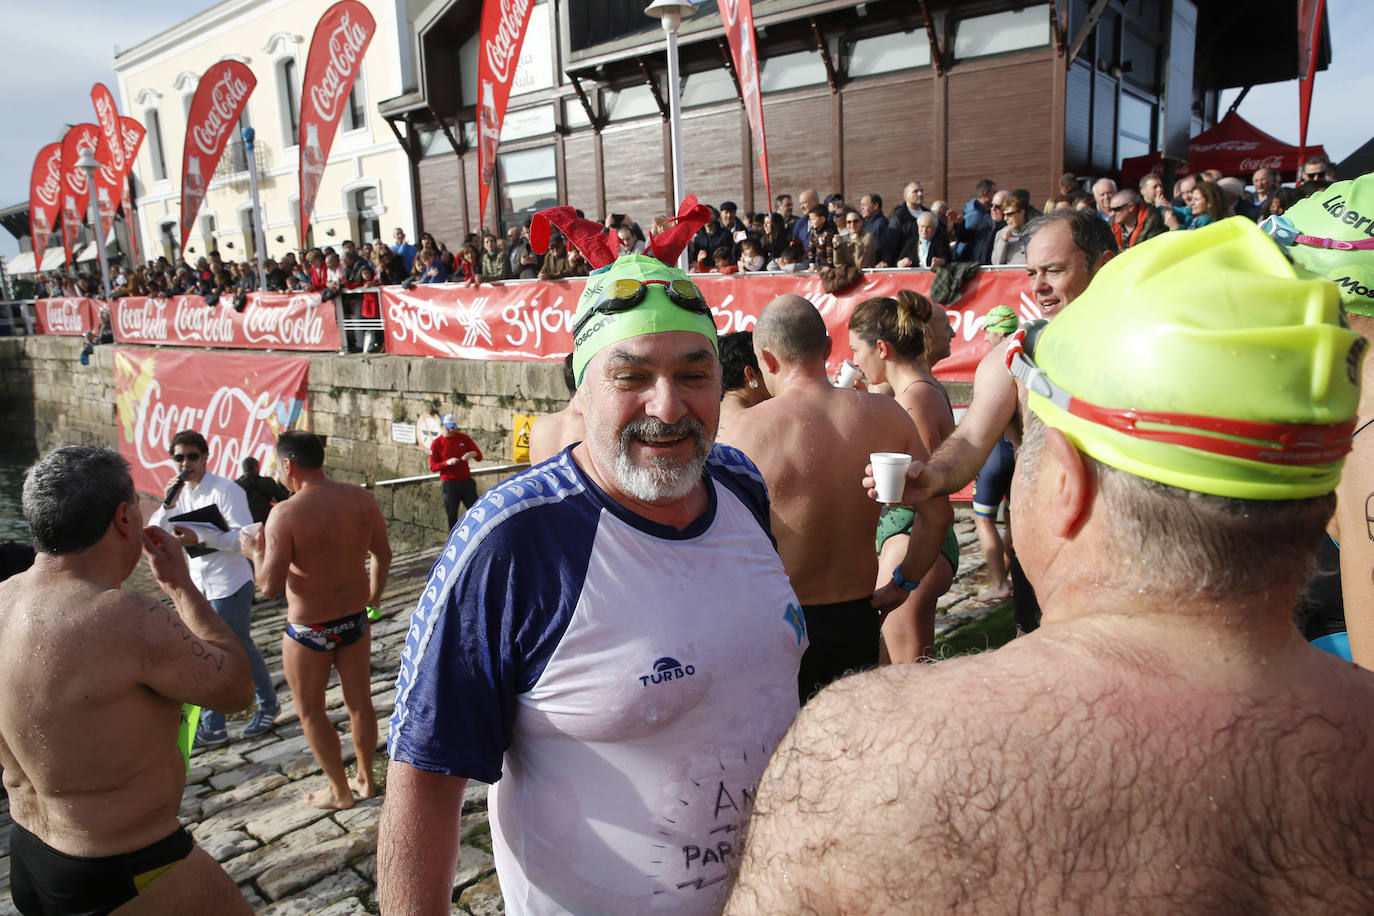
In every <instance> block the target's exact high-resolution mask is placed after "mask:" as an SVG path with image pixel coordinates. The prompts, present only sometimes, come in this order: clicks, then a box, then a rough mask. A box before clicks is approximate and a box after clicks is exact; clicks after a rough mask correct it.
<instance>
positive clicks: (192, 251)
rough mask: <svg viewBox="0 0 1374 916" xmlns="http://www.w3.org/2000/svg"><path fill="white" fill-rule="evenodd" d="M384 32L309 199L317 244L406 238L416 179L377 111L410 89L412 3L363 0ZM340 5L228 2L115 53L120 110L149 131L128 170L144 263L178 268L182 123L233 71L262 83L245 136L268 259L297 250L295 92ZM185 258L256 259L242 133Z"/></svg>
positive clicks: (324, 0) (310, 0)
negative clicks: (241, 68) (212, 69)
mask: <svg viewBox="0 0 1374 916" xmlns="http://www.w3.org/2000/svg"><path fill="white" fill-rule="evenodd" d="M363 2H364V5H365V6H366V7H367V8H368V10H369V11H370V12H371V13H372V16H373V18H374V19H375V20H376V32H375V34H374V35H373V38H372V43H371V45H370V46H369V47H368V50H367V53H366V54H365V55H364V57H363V64H362V70H361V73H360V75H359V77H358V79H357V82H356V83H355V84H354V87H353V92H352V94H351V95H350V97H349V99H348V104H347V106H346V107H345V110H344V112H343V116H342V118H341V120H340V122H339V127H338V132H337V133H336V134H335V137H334V145H333V147H332V149H331V150H330V153H329V158H328V161H327V163H326V165H325V168H324V174H323V178H322V180H321V183H320V189H319V193H318V194H317V196H316V198H315V205H314V212H313V214H312V218H311V223H310V227H311V231H310V236H309V241H310V242H311V243H313V244H314V245H319V246H322V247H323V246H326V245H333V246H335V247H337V246H338V245H339V243H340V242H342V241H343V240H345V239H353V240H354V241H356V242H359V243H362V242H366V241H373V240H375V239H378V238H381V239H383V240H385V241H387V242H390V240H391V235H392V230H393V228H395V227H397V226H399V227H401V228H403V229H405V231H406V232H407V234H409V235H411V236H412V237H413V236H414V235H415V234H416V228H415V226H414V211H413V204H412V201H413V196H412V184H411V170H410V165H409V160H408V159H407V157H406V153H405V150H404V149H403V148H402V147H401V145H400V143H399V142H398V141H397V138H396V135H395V134H394V133H393V131H392V129H391V128H390V127H389V126H388V125H387V123H386V122H385V121H384V119H383V118H381V117H380V116H379V115H378V114H377V102H378V101H379V100H381V99H387V98H391V97H392V96H395V95H399V94H401V93H402V92H403V91H405V86H406V85H407V84H408V83H409V84H413V81H414V76H413V60H414V55H413V51H412V47H413V43H414V38H413V33H412V28H411V26H410V23H409V19H408V16H407V11H406V3H405V0H399V2H398V0H363ZM331 4H332V0H225V2H223V3H220V4H218V5H217V6H214V7H212V8H211V9H209V10H206V11H205V12H203V13H201V14H199V15H197V16H194V17H192V18H190V19H188V20H186V21H185V22H182V23H180V24H178V25H176V26H173V27H172V28H170V29H168V30H166V31H164V32H161V33H159V34H157V35H155V36H153V37H152V38H149V39H148V40H146V41H144V42H142V43H140V44H138V45H137V46H135V47H133V48H130V49H129V50H127V51H124V52H122V53H120V54H119V55H118V56H117V57H116V58H115V60H114V63H113V66H114V71H115V75H116V79H117V81H118V89H117V94H118V95H119V97H120V106H121V110H122V111H123V112H124V113H125V114H127V115H129V116H131V117H133V118H135V119H137V120H138V121H139V122H140V123H142V124H143V126H144V127H145V128H146V129H147V131H148V133H147V136H146V138H145V139H144V141H143V147H142V149H141V150H140V152H139V155H138V158H137V161H136V163H135V165H134V173H133V174H134V177H135V188H136V192H137V196H136V199H135V201H134V204H135V208H136V211H137V220H136V222H137V226H138V231H139V238H140V247H141V250H142V251H143V252H144V256H145V257H146V258H155V257H156V256H158V255H160V254H161V255H166V256H167V257H168V258H169V259H173V260H174V259H175V256H176V255H177V254H178V249H179V245H180V231H181V230H180V226H181V169H182V149H183V144H184V140H185V136H186V122H187V112H188V111H189V109H190V105H191V99H192V97H193V96H194V94H195V91H196V86H197V85H198V83H199V78H200V75H201V73H203V72H204V71H205V70H206V69H207V68H208V67H209V65H210V64H212V63H215V62H217V61H220V60H226V59H233V60H237V61H239V62H241V63H243V64H245V65H246V66H247V67H248V68H249V69H250V70H252V72H253V75H254V76H255V77H256V78H257V86H256V88H255V89H254V90H253V92H252V94H251V95H250V96H249V99H248V105H247V108H246V109H245V110H244V115H243V117H242V118H241V119H240V125H241V126H251V127H252V128H253V129H254V132H255V133H256V138H255V143H254V146H255V149H254V157H255V159H256V161H257V164H258V182H259V195H260V200H261V207H262V219H263V234H264V238H265V240H266V255H267V256H269V257H280V256H281V255H283V254H285V253H286V252H287V251H292V250H296V249H297V248H298V247H299V229H298V223H299V217H298V210H299V206H298V199H299V187H300V182H299V156H300V148H299V146H298V142H299V127H300V113H301V105H300V99H301V80H302V77H303V76H304V73H305V67H306V58H307V56H308V54H309V51H310V40H311V36H312V35H313V33H314V29H315V24H316V23H317V22H318V21H319V19H320V17H321V16H322V15H323V13H324V12H325V10H327V9H328V8H329V6H330V5H331ZM205 177H206V178H208V179H209V186H208V189H207V193H206V195H205V201H204V203H203V204H202V205H201V209H200V212H199V213H198V214H197V217H196V223H195V225H194V227H193V228H192V229H191V231H190V234H189V238H188V240H187V245H186V250H185V252H184V254H185V257H186V259H187V260H188V261H191V262H192V263H194V262H195V261H196V259H197V258H198V257H201V256H203V255H204V254H206V253H207V252H209V251H211V250H215V249H218V250H219V251H220V254H221V256H222V257H223V258H224V259H225V260H228V261H243V260H247V259H249V258H252V257H255V256H257V255H258V254H259V252H258V251H257V250H256V240H255V238H254V232H253V208H252V197H251V194H250V191H249V171H248V158H247V151H246V149H245V146H244V144H243V141H242V140H241V139H240V138H239V135H238V131H235V132H234V136H233V138H232V140H231V141H230V143H229V145H228V146H227V147H226V148H225V151H224V156H223V158H222V159H221V161H220V164H219V167H218V168H217V169H216V170H215V172H214V174H213V176H205Z"/></svg>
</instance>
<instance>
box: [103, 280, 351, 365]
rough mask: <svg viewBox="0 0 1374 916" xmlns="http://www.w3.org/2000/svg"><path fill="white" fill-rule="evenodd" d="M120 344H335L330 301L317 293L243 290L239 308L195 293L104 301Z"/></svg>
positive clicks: (252, 346)
mask: <svg viewBox="0 0 1374 916" xmlns="http://www.w3.org/2000/svg"><path fill="white" fill-rule="evenodd" d="M110 312H111V315H110V318H111V322H112V324H113V326H114V334H115V339H116V340H118V341H119V342H120V343H129V344H148V345H150V346H151V345H158V346H171V347H224V348H234V349H245V350H318V351H321V352H331V351H334V350H338V349H339V347H340V345H341V338H340V336H339V322H338V316H337V313H336V312H335V310H334V307H333V305H331V304H324V303H321V302H320V294H319V293H249V294H248V296H247V301H246V303H245V305H244V309H243V311H242V312H239V311H235V310H234V309H230V308H224V307H223V306H215V307H214V308H211V307H210V306H208V305H206V304H205V300H204V299H203V298H201V297H200V296H169V297H167V298H145V297H143V296H125V297H123V298H120V299H116V300H115V301H114V302H112V303H111V304H110Z"/></svg>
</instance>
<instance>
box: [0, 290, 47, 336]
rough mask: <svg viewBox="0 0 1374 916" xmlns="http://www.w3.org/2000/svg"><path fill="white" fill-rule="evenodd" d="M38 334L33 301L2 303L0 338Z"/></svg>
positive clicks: (16, 300)
mask: <svg viewBox="0 0 1374 916" xmlns="http://www.w3.org/2000/svg"><path fill="white" fill-rule="evenodd" d="M36 333H38V330H37V325H36V323H35V318H34V310H33V300H32V299H7V300H4V301H0V337H19V336H22V335H28V334H36Z"/></svg>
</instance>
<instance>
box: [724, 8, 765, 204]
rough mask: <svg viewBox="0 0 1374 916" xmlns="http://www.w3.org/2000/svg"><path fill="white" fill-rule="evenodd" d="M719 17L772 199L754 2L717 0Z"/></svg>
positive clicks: (760, 166) (760, 164)
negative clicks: (728, 43) (755, 30)
mask: <svg viewBox="0 0 1374 916" xmlns="http://www.w3.org/2000/svg"><path fill="white" fill-rule="evenodd" d="M717 5H718V6H719V7H720V17H721V20H722V21H723V22H724V23H725V34H726V36H727V37H728V38H729V39H730V56H731V57H733V58H734V60H735V73H736V74H737V75H738V76H739V90H740V95H741V96H742V99H743V102H744V111H745V113H746V114H747V115H749V132H750V134H751V135H752V137H753V140H754V148H755V149H756V150H757V152H758V157H759V169H760V171H762V172H763V189H764V193H765V194H767V195H768V196H767V197H766V198H764V199H765V200H768V201H772V199H773V188H772V185H771V184H770V183H769V181H768V141H767V139H766V137H765V135H764V132H763V92H762V90H761V89H760V88H759V53H758V46H757V42H756V38H755V35H754V4H753V2H752V0H720V2H719V3H718V4H717Z"/></svg>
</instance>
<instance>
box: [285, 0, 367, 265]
mask: <svg viewBox="0 0 1374 916" xmlns="http://www.w3.org/2000/svg"><path fill="white" fill-rule="evenodd" d="M376 30H377V23H376V22H375V21H373V19H372V14H371V13H369V12H368V11H367V7H365V6H363V5H362V4H361V3H359V2H358V0H339V2H338V3H336V4H334V5H333V6H331V7H330V8H329V9H327V10H325V11H324V15H323V16H321V17H320V21H319V23H317V24H316V26H315V35H314V37H312V38H311V39H310V54H309V56H308V57H306V59H305V79H304V80H303V81H302V82H301V135H300V137H299V138H297V140H298V145H299V146H300V181H301V188H300V208H301V212H300V229H301V248H305V234H306V232H307V230H309V228H310V212H311V211H312V210H313V209H314V208H315V195H316V194H318V193H319V190H320V178H321V176H323V175H324V164H325V163H326V162H328V161H329V149H330V147H332V146H333V145H334V133H335V131H336V130H338V127H339V118H340V117H341V116H342V115H343V110H344V106H345V105H347V104H348V94H349V93H350V92H352V91H353V83H354V82H355V81H356V80H357V78H358V72H359V71H360V70H361V69H362V65H363V54H364V53H366V51H367V46H368V45H369V44H370V43H371V42H372V34H373V33H374V32H375V31H376Z"/></svg>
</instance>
